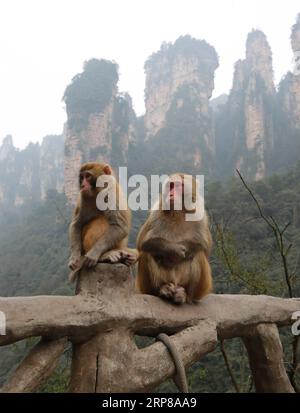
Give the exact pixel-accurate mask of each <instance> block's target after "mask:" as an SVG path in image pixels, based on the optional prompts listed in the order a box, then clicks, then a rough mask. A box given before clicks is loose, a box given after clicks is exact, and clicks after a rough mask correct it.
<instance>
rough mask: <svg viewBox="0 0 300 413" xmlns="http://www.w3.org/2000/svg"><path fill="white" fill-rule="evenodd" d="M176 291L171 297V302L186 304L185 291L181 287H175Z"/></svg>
mask: <svg viewBox="0 0 300 413" xmlns="http://www.w3.org/2000/svg"><path fill="white" fill-rule="evenodd" d="M175 288H176V291H175V294H174V295H173V301H174V303H176V304H184V303H186V302H187V295H186V291H185V289H184V288H183V287H178V286H177V287H175Z"/></svg>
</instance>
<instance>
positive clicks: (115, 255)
mask: <svg viewBox="0 0 300 413" xmlns="http://www.w3.org/2000/svg"><path fill="white" fill-rule="evenodd" d="M121 258H122V252H121V250H111V251H107V252H106V253H105V254H103V255H101V258H100V260H99V262H109V263H111V264H115V263H117V262H120V261H121Z"/></svg>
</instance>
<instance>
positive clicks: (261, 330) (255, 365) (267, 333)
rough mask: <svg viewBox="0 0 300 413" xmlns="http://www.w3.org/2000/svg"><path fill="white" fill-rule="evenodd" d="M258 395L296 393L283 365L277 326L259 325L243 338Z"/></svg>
mask: <svg viewBox="0 0 300 413" xmlns="http://www.w3.org/2000/svg"><path fill="white" fill-rule="evenodd" d="M243 341H244V343H245V346H246V349H247V351H248V357H249V362H250V367H251V370H252V376H253V380H254V384H255V389H256V392H257V393H295V391H294V389H293V387H292V385H291V383H290V380H289V378H288V375H287V373H286V370H285V367H284V364H283V350H282V345H281V341H280V337H279V333H278V329H277V327H276V325H275V324H259V325H258V326H256V327H252V328H251V329H249V331H248V333H247V335H246V336H244V337H243Z"/></svg>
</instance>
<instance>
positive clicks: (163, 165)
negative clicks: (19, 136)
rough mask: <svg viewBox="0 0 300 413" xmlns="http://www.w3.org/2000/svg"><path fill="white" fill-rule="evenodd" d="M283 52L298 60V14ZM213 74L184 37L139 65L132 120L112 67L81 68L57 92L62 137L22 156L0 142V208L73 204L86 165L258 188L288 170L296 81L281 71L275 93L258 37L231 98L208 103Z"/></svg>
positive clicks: (298, 114) (298, 122)
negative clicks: (50, 198)
mask: <svg viewBox="0 0 300 413" xmlns="http://www.w3.org/2000/svg"><path fill="white" fill-rule="evenodd" d="M291 46H292V49H293V52H294V54H295V56H297V52H298V50H299V49H300V15H299V16H298V17H297V20H296V23H295V24H294V26H293V27H292V31H291ZM218 66H219V59H218V55H217V52H216V50H215V49H214V47H213V46H211V45H210V44H208V43H207V42H206V41H205V40H199V39H195V38H193V37H191V36H188V35H186V36H181V37H179V38H178V39H177V40H176V41H175V42H174V43H163V44H162V46H161V48H160V49H159V50H158V51H157V52H156V53H153V54H152V55H151V56H150V57H149V58H148V59H147V61H146V62H145V67H144V68H145V75H146V84H145V108H146V111H145V114H144V115H143V116H140V117H138V118H137V117H136V114H135V112H134V110H133V107H132V101H131V98H130V96H129V95H128V94H127V93H120V92H119V90H118V80H119V74H118V65H117V64H116V63H115V62H113V61H108V60H104V59H100V60H99V59H91V60H88V61H86V62H85V63H84V66H83V71H82V72H81V73H78V74H77V75H75V76H74V77H73V79H72V81H71V82H70V84H69V85H68V86H67V88H66V90H65V93H64V101H65V104H66V112H67V122H66V124H65V127H64V133H63V137H62V136H56V137H55V136H54V137H51V136H49V137H46V138H45V139H44V141H43V143H42V145H38V144H30V145H28V147H27V148H26V149H24V150H23V151H19V150H17V149H16V148H14V146H13V143H12V138H11V137H9V136H8V137H6V138H5V139H4V141H3V144H2V146H1V148H0V171H1V172H2V174H1V176H0V205H4V204H7V205H20V204H24V203H26V202H29V201H30V202H31V201H36V200H41V199H44V198H45V196H46V193H47V191H48V190H49V189H56V190H57V191H58V192H62V191H63V192H64V193H65V195H66V197H67V199H68V201H69V204H71V205H72V204H74V202H75V200H76V195H77V192H78V183H77V174H78V170H79V167H80V165H81V164H82V163H83V162H87V161H101V162H109V163H111V164H112V166H113V167H114V168H117V167H118V166H128V168H129V173H131V174H132V173H141V174H145V175H149V174H154V173H160V174H162V173H163V174H167V173H170V172H174V171H178V170H181V171H185V172H187V173H193V174H205V176H206V177H207V178H208V180H210V181H212V180H214V179H226V178H228V177H230V176H232V175H233V174H234V171H235V169H236V168H238V169H239V170H241V172H242V173H243V175H244V176H245V177H246V178H248V179H251V180H261V179H263V178H265V177H266V176H268V175H270V174H272V173H274V172H277V171H281V170H284V169H286V168H287V167H289V166H291V165H293V164H295V163H296V162H297V161H298V160H299V157H300V155H299V154H300V75H299V74H298V73H297V72H296V70H295V71H294V73H292V72H289V73H287V74H286V75H285V76H284V78H283V79H282V81H281V82H280V84H279V85H278V88H276V85H275V84H274V79H273V65H272V51H271V47H270V45H269V43H268V40H267V37H266V35H265V34H264V33H263V32H262V31H260V30H252V31H251V32H250V33H249V34H248V37H247V40H246V53H245V58H244V59H240V60H238V61H237V62H236V64H235V67H234V74H233V82H232V88H231V90H230V93H229V94H228V95H221V96H219V97H217V98H215V99H211V96H212V92H213V89H214V76H215V71H216V69H217V68H218ZM219 70H222V67H221V68H220V69H219ZM63 147H64V149H63Z"/></svg>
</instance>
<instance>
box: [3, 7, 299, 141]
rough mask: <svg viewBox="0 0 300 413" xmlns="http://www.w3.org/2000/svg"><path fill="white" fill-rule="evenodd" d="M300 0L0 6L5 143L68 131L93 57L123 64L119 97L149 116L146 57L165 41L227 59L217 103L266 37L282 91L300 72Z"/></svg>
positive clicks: (218, 82) (219, 73) (218, 84)
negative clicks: (78, 84)
mask: <svg viewBox="0 0 300 413" xmlns="http://www.w3.org/2000/svg"><path fill="white" fill-rule="evenodd" d="M299 12H300V5H299V1H298V0H287V1H283V0H277V1H276V2H274V1H269V0H260V1H258V0H243V1H241V0H210V1H204V0H163V1H158V0H151V1H149V0H127V1H124V0H109V1H102V0H84V1H83V0H63V1H58V0H51V1H49V0H43V1H38V0H26V1H21V0H10V1H8V0H7V1H2V2H1V3H0V53H1V58H0V139H1V138H2V137H4V136H5V135H6V134H12V135H13V138H14V143H15V145H16V146H18V147H20V148H22V147H24V146H26V145H27V143H28V142H29V141H40V140H41V138H42V137H43V136H45V135H47V134H59V133H61V132H62V128H63V124H64V122H65V120H66V114H65V109H64V104H63V102H62V100H61V99H62V95H63V92H64V89H65V87H66V85H67V84H68V83H69V82H70V80H71V79H72V77H73V76H74V75H75V74H76V73H78V72H80V71H81V69H82V64H83V62H84V61H85V60H87V59H89V58H91V57H97V58H106V59H113V60H115V61H116V62H117V63H118V64H119V66H120V84H119V86H120V90H121V91H128V92H129V93H130V95H131V96H132V98H133V104H134V108H135V110H136V112H137V113H138V114H142V113H143V111H144V82H145V78H144V71H143V65H144V62H145V60H146V59H147V57H148V56H149V55H150V54H151V53H153V52H155V51H156V50H158V49H159V47H160V44H161V43H162V42H163V41H174V40H176V38H177V37H179V36H180V35H184V34H190V35H192V36H194V37H196V38H202V39H205V40H207V41H208V42H209V43H210V44H211V45H213V46H214V47H215V48H216V50H217V53H218V54H219V57H220V67H219V69H218V70H217V72H216V79H215V90H214V95H213V96H214V97H215V96H218V95H219V94H221V93H226V92H228V91H229V89H230V87H231V82H232V75H233V65H234V62H235V61H236V60H238V59H240V58H243V57H244V54H245V41H246V37H247V33H248V32H249V31H250V30H251V29H252V28H259V29H261V30H263V31H264V32H265V33H266V35H267V37H268V40H269V42H270V44H271V47H272V50H273V63H274V75H275V81H276V83H278V82H279V80H280V78H281V77H282V76H283V75H284V74H285V73H286V72H287V71H288V70H290V69H291V67H292V50H291V46H290V30H291V26H292V25H293V24H294V22H295V18H296V15H297V14H298V13H299Z"/></svg>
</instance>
